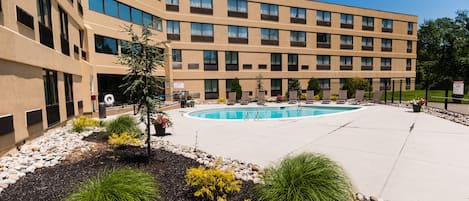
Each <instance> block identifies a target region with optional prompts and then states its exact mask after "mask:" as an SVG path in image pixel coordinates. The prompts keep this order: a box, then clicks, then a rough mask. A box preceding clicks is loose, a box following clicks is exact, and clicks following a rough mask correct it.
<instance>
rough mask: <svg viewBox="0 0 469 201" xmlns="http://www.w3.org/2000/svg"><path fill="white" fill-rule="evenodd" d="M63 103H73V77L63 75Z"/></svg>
mask: <svg viewBox="0 0 469 201" xmlns="http://www.w3.org/2000/svg"><path fill="white" fill-rule="evenodd" d="M64 85H65V101H66V102H73V75H71V74H67V73H64Z"/></svg>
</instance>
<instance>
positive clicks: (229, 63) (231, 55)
mask: <svg viewBox="0 0 469 201" xmlns="http://www.w3.org/2000/svg"><path fill="white" fill-rule="evenodd" d="M225 63H226V70H227V71H237V70H238V52H234V51H226V52H225Z"/></svg>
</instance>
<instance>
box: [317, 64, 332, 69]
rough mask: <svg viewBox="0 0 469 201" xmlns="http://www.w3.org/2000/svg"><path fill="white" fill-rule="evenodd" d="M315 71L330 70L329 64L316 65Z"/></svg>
mask: <svg viewBox="0 0 469 201" xmlns="http://www.w3.org/2000/svg"><path fill="white" fill-rule="evenodd" d="M316 70H331V65H330V64H317V65H316Z"/></svg>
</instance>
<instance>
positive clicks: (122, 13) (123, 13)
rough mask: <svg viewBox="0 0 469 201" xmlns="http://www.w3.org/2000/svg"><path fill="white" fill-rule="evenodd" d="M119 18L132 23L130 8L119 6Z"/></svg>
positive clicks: (123, 5)
mask: <svg viewBox="0 0 469 201" xmlns="http://www.w3.org/2000/svg"><path fill="white" fill-rule="evenodd" d="M119 18H120V19H122V20H125V21H129V22H130V7H129V6H127V5H125V4H121V3H120V4H119Z"/></svg>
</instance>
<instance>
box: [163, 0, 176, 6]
mask: <svg viewBox="0 0 469 201" xmlns="http://www.w3.org/2000/svg"><path fill="white" fill-rule="evenodd" d="M166 4H168V5H175V6H179V0H166Z"/></svg>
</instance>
